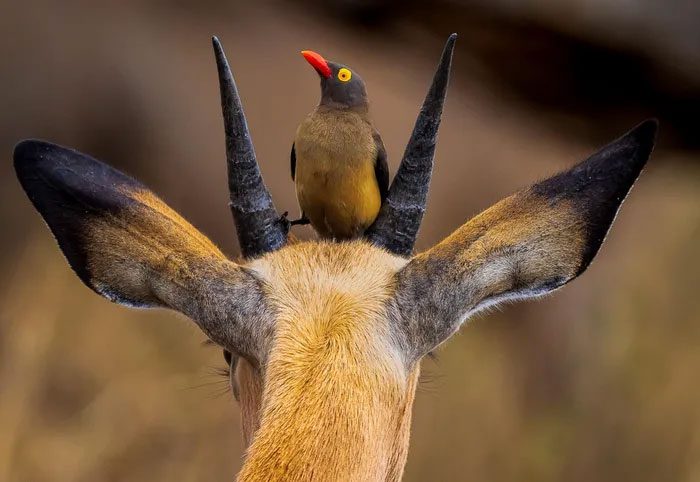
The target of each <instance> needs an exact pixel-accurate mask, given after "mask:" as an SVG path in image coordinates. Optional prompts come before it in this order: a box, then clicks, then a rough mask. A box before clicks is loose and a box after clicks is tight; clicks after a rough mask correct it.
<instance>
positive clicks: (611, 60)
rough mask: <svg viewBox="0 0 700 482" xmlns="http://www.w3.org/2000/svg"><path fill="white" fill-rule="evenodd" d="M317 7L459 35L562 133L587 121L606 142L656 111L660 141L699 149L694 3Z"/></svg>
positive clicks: (347, 0)
mask: <svg viewBox="0 0 700 482" xmlns="http://www.w3.org/2000/svg"><path fill="white" fill-rule="evenodd" d="M319 4H323V5H326V7H327V11H328V12H329V13H332V14H333V15H335V16H336V17H337V18H339V19H341V20H346V21H350V22H354V23H357V24H360V25H363V26H364V27H365V28H369V29H376V30H382V31H384V30H385V29H387V27H392V26H393V27H398V26H399V25H402V24H408V23H410V24H412V26H413V27H414V28H416V29H419V30H423V31H425V32H429V33H431V34H433V35H442V34H443V33H444V32H446V31H457V32H459V33H460V35H461V36H462V42H460V45H459V50H461V51H462V52H464V53H467V52H468V53H469V54H470V55H471V56H472V57H473V58H474V59H475V60H477V61H478V63H479V64H480V65H481V67H482V68H483V72H482V74H481V75H482V76H484V77H485V78H484V80H485V81H486V82H489V83H492V84H495V86H496V88H500V89H502V90H503V92H502V94H503V95H506V96H509V97H511V98H512V100H517V101H519V102H521V103H524V104H525V105H524V106H523V108H525V109H533V108H535V109H536V111H537V112H538V113H539V115H538V116H537V117H538V120H541V121H544V122H548V123H550V124H551V125H552V126H554V127H556V128H558V129H560V130H561V131H562V132H565V133H568V134H574V135H579V132H580V124H581V123H586V125H587V130H588V131H589V133H590V136H591V140H592V141H594V142H605V140H606V139H609V138H610V137H611V136H614V135H615V132H616V130H619V127H618V126H619V125H621V124H633V123H634V122H636V121H638V120H639V119H640V118H643V117H648V116H655V117H658V118H659V119H660V120H661V122H662V123H663V124H664V127H665V128H664V131H665V133H664V138H663V141H662V142H663V144H665V145H672V146H677V147H683V148H687V149H700V133H699V131H698V127H697V117H698V115H700V47H699V46H700V2H693V1H672V2H666V1H664V0H646V1H645V0H633V1H631V2H606V1H603V0H560V1H557V2H538V1H536V0H517V1H506V0H496V1H488V0H453V1H446V0H442V1H441V0H438V1H433V2H425V1H418V0H412V1H407V2H396V1H393V0H376V1H372V0H361V1H353V0H336V1H331V2H322V3H319ZM416 37H417V38H421V37H420V36H416ZM403 40H404V41H406V42H411V41H412V39H411V37H408V38H405V39H403ZM465 73H466V72H465ZM469 75H474V72H469ZM571 116H576V117H577V119H576V121H575V122H572V121H571V120H570V117H571Z"/></svg>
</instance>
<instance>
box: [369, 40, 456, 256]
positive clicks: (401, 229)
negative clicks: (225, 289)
mask: <svg viewBox="0 0 700 482" xmlns="http://www.w3.org/2000/svg"><path fill="white" fill-rule="evenodd" d="M456 40H457V34H456V33H453V34H452V35H450V37H449V38H448V39H447V43H446V44H445V48H444V49H443V51H442V57H441V58H440V63H439V64H438V67H437V70H436V71H435V75H434V77H433V83H432V85H431V86H430V90H429V91H428V95H427V96H426V97H425V101H424V102H423V106H422V107H421V110H420V113H419V114H418V118H417V119H416V124H415V126H414V128H413V133H412V134H411V138H410V140H409V141H408V144H407V145H406V150H405V151H404V155H403V159H402V160H401V165H400V166H399V170H398V171H397V173H396V176H395V177H394V180H393V181H392V183H391V187H390V188H389V193H388V195H387V197H386V199H385V200H384V203H383V204H382V207H381V210H380V211H379V215H378V216H377V219H376V220H375V222H374V224H372V226H370V228H369V229H368V230H367V232H366V233H365V237H366V238H367V239H368V240H369V241H371V242H372V243H374V244H375V245H377V246H380V247H383V248H385V249H387V250H389V251H391V252H392V253H394V254H397V255H399V256H410V255H411V253H412V252H413V245H414V244H415V242H416V236H417V235H418V229H419V228H420V223H421V220H422V219H423V213H424V212H425V204H426V201H427V198H428V189H429V187H430V177H431V175H432V172H433V155H434V154H435V144H436V142H437V133H438V128H439V127H440V117H441V115H442V106H443V103H444V101H445V93H446V92H447V84H448V80H449V78H450V68H451V66H452V52H453V51H454V46H455V41H456Z"/></svg>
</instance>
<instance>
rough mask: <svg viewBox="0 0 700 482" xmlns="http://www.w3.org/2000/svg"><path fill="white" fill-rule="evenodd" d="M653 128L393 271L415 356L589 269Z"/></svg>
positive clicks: (511, 200) (490, 212) (523, 194)
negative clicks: (484, 311) (476, 320)
mask: <svg viewBox="0 0 700 482" xmlns="http://www.w3.org/2000/svg"><path fill="white" fill-rule="evenodd" d="M656 131H657V122H656V121H655V120H649V121H646V122H644V123H642V124H640V125H639V126H637V127H636V128H634V129H633V130H632V131H630V132H629V133H627V134H626V135H624V136H623V137H621V138H620V139H618V140H616V141H614V142H612V143H611V144H609V145H608V146H606V147H604V148H603V149H602V150H600V151H599V152H597V153H596V154H594V155H592V156H591V157H589V158H588V159H586V160H585V161H583V162H581V163H580V164H578V165H576V166H574V167H573V168H572V169H569V170H568V171H565V172H562V173H560V174H558V175H556V176H554V177H551V178H549V179H547V180H545V181H542V182H540V183H538V184H535V185H534V186H532V187H530V188H528V189H525V190H523V191H520V192H518V193H516V194H514V195H512V196H510V197H508V198H506V199H504V200H503V201H501V202H499V203H497V204H496V205H494V206H493V207H491V208H489V209H487V210H486V211H484V212H483V213H481V214H479V215H478V216H476V217H475V218H473V219H472V220H471V221H469V222H468V223H466V224H465V225H463V226H462V227H461V228H459V229H458V230H457V231H455V232H454V233H453V234H452V235H450V236H449V237H448V238H446V239H445V240H444V241H442V242H441V243H439V244H438V245H436V246H435V247H433V248H432V249H430V250H428V251H427V252H425V253H422V254H420V255H418V256H416V257H415V258H413V259H412V260H411V261H410V262H409V263H408V264H407V265H406V266H405V267H404V268H403V270H402V271H400V272H399V275H398V277H399V283H398V286H399V287H398V296H399V303H400V305H401V310H402V313H403V315H402V316H403V317H404V318H407V319H408V323H409V330H411V331H412V332H413V333H411V334H410V337H411V338H412V339H414V340H416V345H417V346H416V356H422V355H423V354H424V353H426V352H428V351H429V350H432V349H433V348H434V347H435V346H437V345H438V344H440V343H442V342H443V341H444V340H445V339H447V338H448V337H449V336H450V335H452V334H453V333H454V332H455V331H456V330H457V329H458V328H459V326H460V325H461V323H462V322H463V321H464V320H465V319H466V318H467V317H468V316H469V315H471V314H473V313H474V312H476V311H477V310H479V309H481V308H484V307H486V306H489V305H492V304H495V303H498V302H501V301H505V300H517V299H524V298H530V297H533V296H540V295H543V294H545V293H548V292H550V291H552V290H554V289H557V288H559V287H560V286H562V285H564V284H565V283H567V282H569V281H571V280H572V279H574V278H575V277H577V276H578V275H580V274H581V273H582V272H583V271H585V269H586V268H587V267H588V265H589V264H590V262H591V260H592V259H593V257H594V256H595V255H596V253H597V252H598V249H599V248H600V246H601V244H602V243H603V240H604V239H605V236H606V234H607V232H608V230H609V228H610V226H611V224H612V222H613V220H614V219H615V216H616V214H617V212H618V209H619V208H620V205H621V204H622V201H623V200H624V199H625V197H626V196H627V193H628V192H629V190H630V189H631V188H632V185H633V184H634V182H635V180H636V179H637V177H638V176H639V174H640V172H641V170H642V168H643V167H644V165H645V164H646V162H647V159H648V158H649V155H650V154H651V151H652V148H653V146H654V139H655V137H656Z"/></svg>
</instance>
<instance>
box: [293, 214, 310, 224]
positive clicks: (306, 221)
mask: <svg viewBox="0 0 700 482" xmlns="http://www.w3.org/2000/svg"><path fill="white" fill-rule="evenodd" d="M289 224H290V225H292V226H297V225H298V226H306V225H307V224H311V221H310V220H309V218H307V217H306V216H302V217H300V218H299V219H295V220H293V221H290V222H289Z"/></svg>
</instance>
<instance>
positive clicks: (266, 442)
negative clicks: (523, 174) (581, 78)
mask: <svg viewBox="0 0 700 482" xmlns="http://www.w3.org/2000/svg"><path fill="white" fill-rule="evenodd" d="M454 41H455V36H452V37H450V39H449V40H448V42H447V45H446V46H445V50H444V51H443V55H442V59H441V61H440V63H439V65H438V68H437V71H436V74H435V77H434V79H433V83H432V86H431V87H430V90H429V92H428V95H427V97H426V99H425V102H424V104H423V107H422V109H421V111H420V113H419V116H418V120H417V121H416V126H415V129H414V131H413V134H412V136H411V139H410V141H409V143H408V146H407V148H406V151H405V154H404V157H403V159H402V162H401V165H400V167H399V170H398V173H397V174H396V177H395V179H394V181H393V183H392V185H391V189H390V192H389V195H388V197H387V199H386V201H385V203H384V205H383V207H382V209H381V212H380V215H379V217H378V219H377V221H376V222H375V224H374V225H373V226H372V227H371V228H370V229H369V230H368V232H367V233H366V235H365V238H364V239H361V240H357V241H352V242H344V243H334V242H313V241H311V242H300V243H289V244H288V243H287V232H288V224H287V222H286V220H285V219H284V218H282V217H280V216H279V215H278V212H277V210H276V209H275V207H274V205H273V202H272V198H271V196H270V194H269V193H268V191H267V189H266V187H265V185H264V183H263V180H262V177H261V175H260V171H259V168H258V164H257V161H256V158H255V153H254V150H253V145H252V142H251V139H250V136H249V134H248V129H247V125H246V120H245V117H244V114H243V110H242V108H241V104H240V100H239V97H238V92H237V90H236V86H235V84H234V81H233V77H232V75H231V71H230V69H229V67H228V63H227V61H226V58H225V56H224V53H223V50H222V48H221V45H220V44H219V42H218V40H216V38H214V50H215V55H216V60H217V66H218V71H219V79H220V85H221V98H222V106H223V116H224V124H225V134H226V153H227V161H228V176H229V188H230V197H231V209H232V212H233V217H234V221H235V224H236V228H237V232H238V238H239V240H240V246H241V249H242V254H243V260H242V261H240V262H236V261H232V260H229V259H227V258H226V257H225V256H224V255H223V254H222V253H221V251H219V249H218V248H217V247H216V246H215V245H214V244H213V243H212V242H211V241H209V239H207V237H206V236H204V235H203V234H202V233H200V232H199V231H197V229H195V228H194V227H192V225H190V224H189V223H188V222H187V221H186V220H184V219H183V218H182V217H180V216H179V215H178V214H177V213H176V212H175V211H173V210H172V209H170V208H169V207H168V206H167V205H166V204H165V203H164V202H163V201H161V200H160V199H159V198H158V197H157V196H156V195H155V194H153V193H152V192H151V191H150V190H149V189H148V188H146V187H145V186H144V185H143V184H141V183H139V182H137V181H135V180H134V179H132V178H130V177H128V176H127V175H125V174H123V173H121V172H119V171H117V170H115V169H113V168H111V167H109V166H107V165H105V164H103V163H101V162H99V161H97V160H95V159H93V158H91V157H89V156H87V155H85V154H81V153H79V152H77V151H74V150H71V149H67V148H64V147H60V146H57V145H54V144H50V143H47V142H42V141H36V140H29V141H23V142H21V143H20V144H18V145H17V147H16V148H15V152H14V162H15V168H16V171H17V175H18V177H19V180H20V182H21V184H22V187H23V188H24V190H25V191H26V193H27V195H28V196H29V199H30V200H31V202H32V203H33V204H34V206H35V207H36V209H37V210H38V211H39V213H40V214H41V215H42V216H43V218H44V220H45V221H46V223H47V224H48V226H49V228H50V229H51V231H52V232H53V235H54V236H55V238H56V240H57V241H58V244H59V246H60V248H61V250H62V251H63V254H64V255H65V257H66V259H67V260H68V263H69V264H70V266H71V267H72V269H73V270H74V271H75V273H76V274H77V275H78V277H79V278H80V279H81V280H82V281H83V282H84V283H85V284H86V285H87V286H88V287H90V288H91V289H93V290H94V291H95V292H97V293H98V294H100V295H102V296H104V297H106V298H108V299H109V300H111V301H114V302H117V303H122V304H126V305H130V306H140V307H165V308H170V309H173V310H177V311H179V312H181V313H184V314H185V315H187V316H188V317H189V318H191V319H192V320H193V321H194V322H195V323H196V324H197V325H198V326H199V327H200V328H201V330H202V331H203V332H204V333H205V334H206V335H207V336H208V337H209V338H210V339H211V340H212V341H213V342H214V343H216V344H218V345H219V346H221V347H222V348H223V349H224V350H225V354H226V355H227V359H228V360H229V365H230V378H231V386H232V389H233V391H234V394H235V395H236V398H237V399H238V401H239V402H240V405H241V413H242V422H243V428H244V438H245V440H246V444H247V446H248V449H247V453H246V459H245V463H244V466H243V469H242V470H241V472H240V474H239V480H245V481H252V480H260V481H270V480H281V479H284V480H311V479H313V480H373V481H386V480H397V479H400V477H401V474H402V472H403V467H404V464H405V461H406V455H407V450H408V437H409V427H410V419H411V406H412V402H413V398H414V394H415V390H416V384H417V379H418V372H419V369H420V368H419V367H420V362H421V359H422V358H423V357H424V356H425V355H426V354H428V353H429V352H430V351H432V350H434V349H435V348H436V347H437V346H438V345H440V344H441V343H443V342H444V341H445V340H447V339H448V338H449V337H450V336H451V335H452V334H453V333H455V332H456V331H457V330H458V329H459V328H460V326H461V325H462V323H464V321H465V320H466V319H467V318H469V317H470V316H471V315H472V314H474V313H475V312H477V311H478V310H480V309H482V308H484V307H486V306H489V305H493V304H494V303H499V302H502V301H506V300H518V299H524V298H531V297H536V296H541V295H544V294H546V293H549V292H551V291H553V290H556V289H558V288H560V287H562V286H563V285H565V284H566V283H568V282H569V281H571V280H572V279H574V278H575V277H577V276H578V275H580V274H581V273H582V272H583V271H584V270H585V269H586V268H587V267H588V265H589V264H590V262H591V260H592V259H593V257H594V256H595V254H596V253H597V252H598V249H599V248H600V246H601V243H602V242H603V240H604V238H605V236H606V234H607V232H608V229H609V228H610V225H611V224H612V222H613V219H614V218H615V215H616V214H617V211H618V209H619V207H620V205H621V203H622V201H623V199H624V198H625V196H626V195H627V193H628V191H629V190H630V188H631V187H632V184H633V183H634V182H635V180H636V179H637V177H638V176H639V174H640V172H641V170H642V168H643V167H644V165H645V163H646V161H647V159H648V157H649V155H650V153H651V150H652V148H653V144H654V139H655V135H656V130H657V124H656V121H653V120H652V121H646V122H644V123H642V124H640V125H639V126H637V127H636V128H634V129H633V130H631V131H630V132H629V133H627V134H625V135H624V136H622V137H621V138H619V139H618V140H616V141H614V142H612V143H611V144H609V145H607V146H606V147H604V148H602V149H601V150H600V151H599V152H597V153H595V154H593V155H592V156H591V157H589V158H588V159H586V160H584V161H583V162H581V163H580V164H578V165H576V166H574V167H573V168H571V169H569V170H568V171H565V172H562V173H560V174H557V175H555V176H554V177H551V178H549V179H547V180H545V181H542V182H539V183H537V184H534V185H532V186H531V187H529V188H526V189H523V190H521V191H519V192H517V193H515V194H513V195H511V196H509V197H507V198H505V199H504V200H502V201H500V202H499V203H497V204H496V205H494V206H493V207H491V208H489V209H487V210H486V211H484V212H483V213H481V214H479V215H478V216H476V217H475V218H473V219H472V220H470V221H468V222H467V223H466V224H464V225H463V226H462V227H460V228H459V229H457V230H456V231H455V232H454V233H453V234H452V235H450V236H449V237H447V238H446V239H445V240H443V241H442V242H441V243H439V244H438V245H436V246H434V247H433V248H431V249H429V250H427V251H426V252H423V253H421V254H417V255H415V256H414V255H413V254H412V251H413V245H414V241H415V238H416V234H417V232H418V227H419V225H420V221H421V218H422V215H423V212H424V209H425V202H426V197H427V192H428V184H429V181H430V175H431V171H432V164H433V153H434V148H435V141H436V135H437V129H438V126H439V122H440V115H441V111H442V104H443V100H444V97H445V91H446V87H447V81H448V74H449V69H450V63H451V58H452V50H453V46H454Z"/></svg>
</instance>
